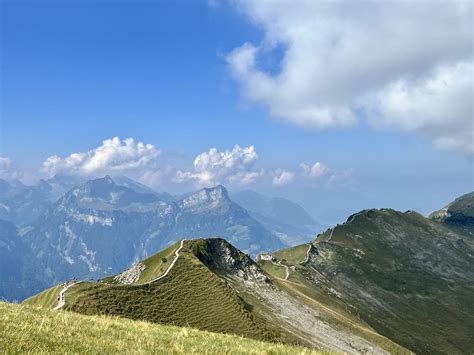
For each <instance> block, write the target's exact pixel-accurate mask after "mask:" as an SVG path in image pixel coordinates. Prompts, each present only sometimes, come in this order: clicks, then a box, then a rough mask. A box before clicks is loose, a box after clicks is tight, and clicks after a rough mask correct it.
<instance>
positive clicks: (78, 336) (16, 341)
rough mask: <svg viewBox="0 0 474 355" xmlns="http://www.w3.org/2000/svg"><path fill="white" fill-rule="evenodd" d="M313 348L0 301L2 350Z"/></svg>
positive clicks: (295, 350)
mask: <svg viewBox="0 0 474 355" xmlns="http://www.w3.org/2000/svg"><path fill="white" fill-rule="evenodd" d="M22 352H35V353H37V352H48V353H51V352H54V353H64V352H68V353H86V352H87V353H98V352H100V353H108V354H110V353H124V352H133V353H140V352H142V353H143V352H153V353H161V354H163V353H167V354H169V353H174V354H193V353H200V354H202V353H206V354H226V353H227V354H229V353H232V354H313V353H315V352H314V351H311V350H308V349H304V348H296V347H291V346H285V345H279V344H271V343H265V342H261V341H256V340H252V339H246V338H242V337H238V336H230V335H223V334H215V333H209V332H204V331H198V330H195V329H191V328H179V327H174V326H163V325H158V324H152V323H147V322H142V321H133V320H129V319H124V318H111V317H105V316H85V315H81V314H76V313H73V312H58V311H52V310H48V309H45V308H35V307H31V306H26V305H15V304H8V303H3V302H0V353H22Z"/></svg>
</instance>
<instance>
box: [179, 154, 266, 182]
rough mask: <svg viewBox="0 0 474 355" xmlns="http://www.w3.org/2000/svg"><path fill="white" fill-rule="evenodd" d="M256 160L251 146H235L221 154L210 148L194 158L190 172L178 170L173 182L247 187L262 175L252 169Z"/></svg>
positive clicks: (260, 171)
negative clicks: (229, 184)
mask: <svg viewBox="0 0 474 355" xmlns="http://www.w3.org/2000/svg"><path fill="white" fill-rule="evenodd" d="M257 160H258V154H257V151H256V150H255V147H254V146H253V145H251V146H249V147H245V148H241V147H240V146H238V145H235V146H234V148H233V149H232V150H225V151H223V152H219V151H218V150H217V149H216V148H211V149H209V151H208V152H204V153H201V154H199V155H198V156H197V157H196V159H195V160H194V163H193V169H192V170H191V171H182V170H178V171H177V172H176V177H175V180H176V181H177V182H186V181H193V182H195V183H197V184H198V185H202V186H210V185H215V184H219V183H221V184H224V183H231V184H235V185H248V184H250V183H252V182H254V181H255V179H257V178H258V177H260V176H261V175H262V174H263V170H255V169H254V164H255V162H256V161H257Z"/></svg>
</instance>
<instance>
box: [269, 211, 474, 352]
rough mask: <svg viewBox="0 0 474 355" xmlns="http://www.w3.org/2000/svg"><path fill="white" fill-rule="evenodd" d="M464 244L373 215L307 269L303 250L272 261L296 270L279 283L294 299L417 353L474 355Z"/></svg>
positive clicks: (326, 238) (384, 214) (409, 218)
mask: <svg viewBox="0 0 474 355" xmlns="http://www.w3.org/2000/svg"><path fill="white" fill-rule="evenodd" d="M462 238H464V237H463V235H462V234H458V233H457V230H452V229H448V228H445V227H444V226H442V225H440V224H437V223H434V222H433V221H430V220H428V219H426V218H424V217H423V216H421V215H419V214H417V213H415V212H412V211H408V212H405V213H402V212H397V211H394V210H390V209H382V210H367V211H362V212H360V213H358V214H356V215H354V216H351V217H350V218H349V219H348V222H346V223H344V224H342V225H339V226H336V227H335V228H333V229H329V230H327V231H326V232H324V233H322V234H321V235H320V236H319V237H318V238H317V240H316V241H314V242H313V246H314V250H313V251H312V252H311V258H310V260H309V262H307V263H302V264H299V263H294V261H295V260H292V259H291V256H290V255H293V254H299V255H300V256H301V255H302V246H299V247H297V248H292V249H288V250H284V251H283V253H281V252H280V253H279V252H275V253H272V255H274V256H275V257H276V258H277V259H278V260H279V261H281V262H282V263H284V264H286V265H288V266H290V267H291V266H293V268H292V269H291V270H292V271H291V272H290V276H289V278H288V280H287V281H285V280H281V278H280V279H279V280H278V282H279V284H281V285H282V286H283V287H285V288H286V289H287V290H288V292H290V293H292V294H295V295H300V296H302V295H304V296H303V297H305V299H306V297H309V298H310V299H312V300H313V302H318V303H320V304H321V305H323V306H325V307H327V308H329V309H331V310H332V311H336V312H337V313H338V314H341V315H344V317H345V318H347V319H350V322H352V323H354V324H355V323H356V322H357V321H358V322H359V323H365V324H368V325H369V326H370V327H371V328H372V329H373V330H375V331H376V332H378V333H379V334H382V335H384V336H386V337H387V338H390V339H392V340H394V341H395V342H397V343H398V344H401V345H403V346H404V347H406V348H408V349H410V350H412V351H415V352H417V353H472V350H473V349H474V342H473V339H474V338H473V337H472V334H473V329H474V316H473V313H472V311H471V310H472V309H474V308H473V307H474V301H473V300H474V287H473V285H474V283H473V282H472V280H474V273H473V270H474V267H473V266H474V261H473V260H474V259H473V257H472V255H474V253H473V249H472V248H470V247H469V245H467V243H465V242H464V241H463V240H462ZM464 240H465V239H464ZM278 260H277V261H278ZM291 261H293V262H291ZM261 264H262V266H263V268H264V269H265V270H266V271H267V272H268V273H270V274H271V275H274V276H275V277H279V276H280V275H279V274H275V273H274V268H273V267H268V263H261ZM338 318H339V319H341V320H343V319H342V317H338Z"/></svg>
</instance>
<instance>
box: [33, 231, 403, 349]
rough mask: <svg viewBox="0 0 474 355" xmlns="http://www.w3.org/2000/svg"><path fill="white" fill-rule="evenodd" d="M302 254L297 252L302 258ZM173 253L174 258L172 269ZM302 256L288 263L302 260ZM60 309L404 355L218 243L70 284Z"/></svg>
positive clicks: (201, 242) (40, 300) (174, 249)
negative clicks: (99, 278)
mask: <svg viewBox="0 0 474 355" xmlns="http://www.w3.org/2000/svg"><path fill="white" fill-rule="evenodd" d="M307 248H308V245H305V247H304V248H301V253H302V254H303V255H306V252H305V250H307ZM175 253H179V258H178V259H176V262H175V263H174V264H173V260H175V259H174V258H175ZM301 253H300V252H298V255H296V254H295V255H294V257H295V258H296V259H298V260H300V259H301V258H300V255H299V254H301ZM170 260H171V262H170ZM301 261H304V257H303V259H302V260H301ZM165 265H166V266H170V265H173V267H172V268H171V271H170V272H169V273H168V274H167V275H166V276H165V277H163V278H161V279H159V280H155V279H156V278H157V277H158V276H160V275H163V274H164V272H165V271H166V267H165ZM278 267H279V268H280V269H283V267H282V266H278ZM283 270H284V269H283ZM152 280H155V281H153V282H149V283H146V282H145V281H152ZM120 282H122V284H121V283H120ZM124 283H125V284H124ZM57 292H58V288H57V287H56V288H55V289H54V290H49V291H46V292H44V293H41V294H38V295H36V296H34V297H31V298H30V299H28V300H26V301H25V304H29V305H39V306H44V307H49V308H53V307H55V306H56V303H54V302H53V303H51V301H50V297H46V296H45V295H51V294H55V293H57ZM63 310H66V311H67V310H69V311H74V312H77V313H82V314H86V315H113V316H120V317H125V318H131V319H134V320H144V321H149V322H153V323H160V324H171V325H176V326H186V327H188V326H189V327H193V328H198V329H201V330H207V331H212V332H220V333H228V334H235V335H241V336H245V337H249V338H254V339H258V340H264V341H271V342H279V343H281V342H282V343H286V344H290V345H304V346H308V347H313V348H316V349H322V350H332V351H341V352H368V351H370V350H371V349H372V350H373V349H377V350H378V351H379V352H383V351H384V350H385V351H390V352H393V351H395V352H398V353H400V352H406V349H404V348H403V347H400V346H399V345H397V344H395V343H393V342H392V341H390V340H389V339H387V338H385V337H383V336H381V335H379V334H377V333H375V332H374V331H372V330H370V329H369V327H368V326H367V325H366V324H363V323H361V322H360V321H359V320H358V319H356V318H353V319H350V320H348V319H347V318H346V317H339V314H338V313H337V312H334V311H332V310H329V311H328V310H326V309H324V308H323V307H321V303H319V302H315V301H314V300H313V299H311V298H310V297H308V299H302V298H301V295H300V294H298V293H294V292H293V293H289V292H287V291H284V287H282V286H281V285H280V283H279V280H278V279H277V278H274V279H272V278H271V277H270V276H269V274H267V273H265V272H264V271H263V270H262V269H261V268H260V267H259V266H258V265H257V264H256V263H255V262H254V261H253V260H252V259H250V258H249V257H248V256H247V255H246V254H244V253H242V252H240V251H239V250H238V249H236V248H234V247H233V246H232V245H230V244H229V243H228V242H226V241H224V240H223V239H198V240H190V241H184V242H183V247H182V248H180V243H177V244H175V245H172V246H170V247H169V248H168V249H166V250H164V251H162V252H160V253H158V254H156V255H154V256H152V257H150V258H148V259H146V260H144V261H142V262H140V263H137V264H135V265H134V266H132V267H131V268H130V269H129V270H126V271H124V272H123V273H121V274H119V275H116V276H114V277H108V278H106V279H104V280H101V282H81V283H78V284H76V285H73V286H72V287H70V288H69V289H68V290H67V292H66V300H65V305H64V307H63ZM335 315H336V316H335Z"/></svg>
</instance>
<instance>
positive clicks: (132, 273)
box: [114, 262, 146, 285]
mask: <svg viewBox="0 0 474 355" xmlns="http://www.w3.org/2000/svg"><path fill="white" fill-rule="evenodd" d="M145 268H146V266H145V264H143V263H140V262H137V263H135V264H133V265H132V266H131V267H130V269H128V270H125V271H124V272H121V273H120V274H118V275H116V276H114V280H115V281H116V282H117V283H119V284H122V285H129V284H132V283H134V282H137V281H138V279H139V278H140V274H141V273H142V271H143V270H145Z"/></svg>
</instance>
